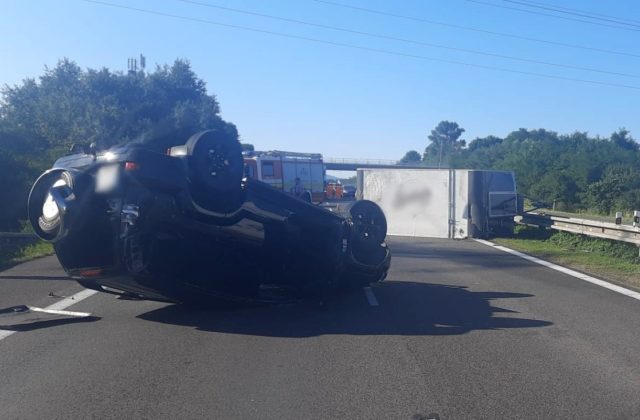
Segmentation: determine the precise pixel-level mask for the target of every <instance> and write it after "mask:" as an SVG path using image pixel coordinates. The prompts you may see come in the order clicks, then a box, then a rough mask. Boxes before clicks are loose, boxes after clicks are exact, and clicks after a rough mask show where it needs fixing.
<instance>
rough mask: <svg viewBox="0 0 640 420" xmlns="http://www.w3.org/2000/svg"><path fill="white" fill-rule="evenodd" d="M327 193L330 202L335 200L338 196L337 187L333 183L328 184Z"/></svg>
mask: <svg viewBox="0 0 640 420" xmlns="http://www.w3.org/2000/svg"><path fill="white" fill-rule="evenodd" d="M325 193H326V194H327V198H328V199H329V200H332V199H334V198H335V196H336V187H335V185H334V184H333V183H331V182H330V183H328V184H327V188H326V190H325Z"/></svg>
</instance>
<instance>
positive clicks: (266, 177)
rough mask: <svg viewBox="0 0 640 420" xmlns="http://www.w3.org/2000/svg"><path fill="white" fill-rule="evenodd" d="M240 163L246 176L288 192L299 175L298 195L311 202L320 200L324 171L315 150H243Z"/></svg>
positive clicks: (319, 155)
mask: <svg viewBox="0 0 640 420" xmlns="http://www.w3.org/2000/svg"><path fill="white" fill-rule="evenodd" d="M244 166H245V173H246V175H247V176H249V177H251V178H255V179H258V180H260V181H262V182H266V183H267V184H269V185H271V186H272V187H275V188H278V189H281V190H283V191H286V192H292V191H293V187H294V185H295V180H296V178H300V183H301V185H302V187H303V188H304V194H305V195H304V196H303V197H302V198H306V199H307V200H310V201H312V202H314V203H319V202H322V201H323V200H324V179H325V177H324V175H325V170H324V163H323V161H322V155H321V154H319V153H296V152H283V151H280V150H273V151H269V152H258V151H255V152H254V151H251V152H244Z"/></svg>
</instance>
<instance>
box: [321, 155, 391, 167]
mask: <svg viewBox="0 0 640 420" xmlns="http://www.w3.org/2000/svg"><path fill="white" fill-rule="evenodd" d="M323 161H324V163H346V164H355V165H398V162H399V161H397V160H391V159H351V158H332V157H327V158H324V159H323Z"/></svg>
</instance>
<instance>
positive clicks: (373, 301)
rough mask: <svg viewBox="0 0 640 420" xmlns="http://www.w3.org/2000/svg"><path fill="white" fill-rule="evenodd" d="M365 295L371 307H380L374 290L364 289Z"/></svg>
mask: <svg viewBox="0 0 640 420" xmlns="http://www.w3.org/2000/svg"><path fill="white" fill-rule="evenodd" d="M362 290H364V295H365V296H366V297H367V300H368V301H369V305H370V306H379V304H378V299H376V295H374V294H373V289H371V288H370V287H363V288H362Z"/></svg>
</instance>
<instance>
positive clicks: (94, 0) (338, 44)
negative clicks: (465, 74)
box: [83, 0, 640, 90]
mask: <svg viewBox="0 0 640 420" xmlns="http://www.w3.org/2000/svg"><path fill="white" fill-rule="evenodd" d="M83 1H84V2H87V3H94V4H100V5H103V6H109V7H114V8H118V9H123V10H129V11H135V12H140V13H145V14H150V15H156V16H163V17H170V18H174V19H180V20H185V21H190V22H198V23H204V24H208V25H215V26H219V27H223V28H231V29H238V30H243V31H249V32H254V33H260V34H268V35H273V36H278V37H282V38H290V39H297V40H300V41H308V42H314V43H317V44H325V45H331V46H336V47H343V48H350V49H355V50H361V51H369V52H375V53H379V54H386V55H393V56H397V57H407V58H415V59H419V60H425V61H432V62H437V63H446V64H455V65H459V66H465V67H472V68H479V69H484V70H493V71H499V72H503V73H513V74H521V75H526V76H535V77H543V78H547V79H555V80H565V81H571V82H579V83H586V84H592V85H599V86H609V87H617V88H624V89H633V90H640V86H634V85H626V84H622V83H612V82H602V81H598V80H589V79H580V78H575V77H566V76H557V75H553V74H546V73H536V72H529V71H524V70H513V69H506V68H502V67H495V66H486V65H483V64H475V63H469V62H464V61H456V60H448V59H443V58H435V57H427V56H423V55H416V54H407V53H402V52H398V51H391V50H384V49H379V48H371V47H362V46H359V45H354V44H347V43H342V42H334V41H327V40H322V39H317V38H311V37H307V36H300V35H292V34H286V33H282V32H275V31H269V30H265V29H257V28H251V27H248V26H240V25H231V24H228V23H221V22H215V21H212V20H208V19H201V18H194V17H188V16H182V15H175V14H172V13H165V12H159V11H156V10H149V9H141V8H137V7H131V6H124V5H121V4H115V3H109V2H106V1H99V0H83Z"/></svg>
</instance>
